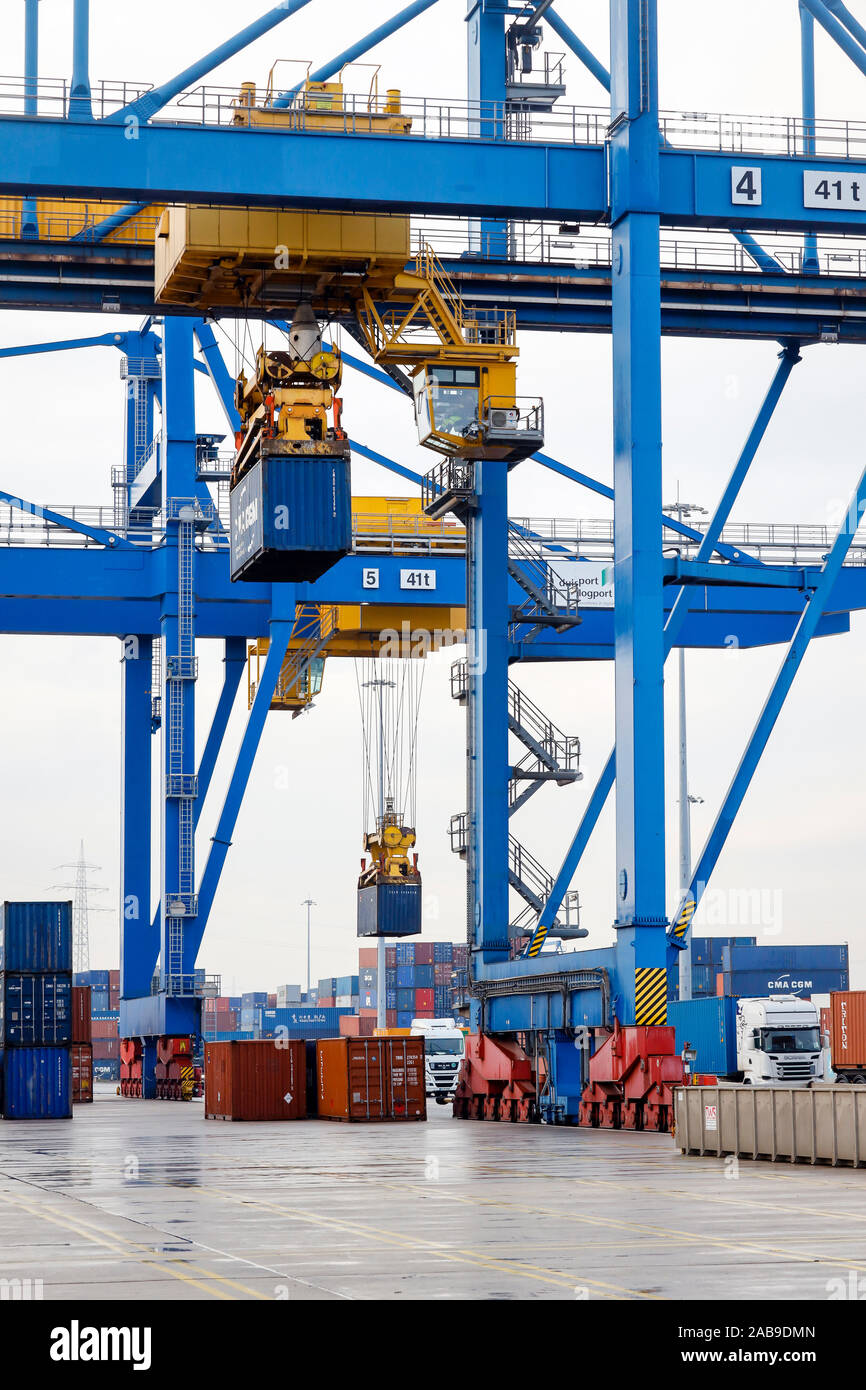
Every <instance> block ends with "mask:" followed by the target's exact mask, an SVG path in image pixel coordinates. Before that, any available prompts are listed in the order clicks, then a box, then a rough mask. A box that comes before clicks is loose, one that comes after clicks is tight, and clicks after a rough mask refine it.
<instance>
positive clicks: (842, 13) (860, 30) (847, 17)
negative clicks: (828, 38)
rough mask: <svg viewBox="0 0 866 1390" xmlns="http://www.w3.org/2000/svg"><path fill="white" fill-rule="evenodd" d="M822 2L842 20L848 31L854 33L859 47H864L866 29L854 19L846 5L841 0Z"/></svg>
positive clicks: (865, 46)
mask: <svg viewBox="0 0 866 1390" xmlns="http://www.w3.org/2000/svg"><path fill="white" fill-rule="evenodd" d="M824 4H825V6H826V8H827V9H828V10H829V11H830V13H831V14H832V15H835V17H836V18H837V19H839V20H841V21H842V23H843V24H844V25H845V28H846V29H847V30H848V31H849V33H851V34H853V35H854V38H855V39H856V40H857V42H858V43H859V44H860V46H861V48H866V29H864V27H863V25H862V24H861V23H860V21H859V19H855V17H854V15H853V14H852V13H851V11H850V10H849V9H848V6H847V5H843V3H842V0H824Z"/></svg>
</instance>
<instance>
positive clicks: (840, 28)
mask: <svg viewBox="0 0 866 1390" xmlns="http://www.w3.org/2000/svg"><path fill="white" fill-rule="evenodd" d="M800 4H801V5H802V6H803V8H804V9H806V10H808V11H809V13H810V14H811V15H812V17H813V18H814V19H817V21H818V23H819V24H820V25H821V28H822V29H825V30H826V31H827V33H828V34H829V35H830V38H831V39H835V40H836V43H837V44H838V45H839V47H840V48H841V49H842V52H843V53H847V55H848V57H849V58H850V59H851V62H852V63H853V64H854V66H855V67H857V68H859V69H860V71H861V72H862V73H864V74H866V51H864V49H863V48H861V46H860V44H859V43H858V42H857V40H856V39H855V38H854V37H853V36H852V34H851V33H850V32H849V31H848V29H847V28H846V27H845V25H844V24H842V23H841V22H840V21H839V20H838V19H837V18H836V17H835V15H832V14H831V13H830V10H829V8H828V7H827V6H826V5H824V4H822V0H800Z"/></svg>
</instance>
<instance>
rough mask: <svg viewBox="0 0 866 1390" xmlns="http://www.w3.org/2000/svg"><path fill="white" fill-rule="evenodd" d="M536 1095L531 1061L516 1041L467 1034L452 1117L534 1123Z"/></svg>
mask: <svg viewBox="0 0 866 1390" xmlns="http://www.w3.org/2000/svg"><path fill="white" fill-rule="evenodd" d="M537 1095H538V1093H537V1089H536V1085H535V1081H534V1080H533V1076H532V1063H531V1061H530V1059H529V1057H528V1056H527V1054H526V1053H525V1052H524V1050H523V1048H522V1047H520V1046H519V1045H518V1043H516V1042H511V1041H510V1040H506V1039H504V1038H492V1037H489V1036H488V1035H487V1034H485V1033H470V1034H469V1036H468V1037H467V1039H466V1051H465V1053H464V1056H463V1061H462V1063H461V1066H460V1079H459V1081H458V1082H457V1089H456V1091H455V1093H454V1118H455V1120H505V1121H508V1122H510V1123H514V1124H537V1123H538V1120H539V1112H538V1099H537Z"/></svg>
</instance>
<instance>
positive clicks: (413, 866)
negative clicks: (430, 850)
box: [358, 807, 421, 888]
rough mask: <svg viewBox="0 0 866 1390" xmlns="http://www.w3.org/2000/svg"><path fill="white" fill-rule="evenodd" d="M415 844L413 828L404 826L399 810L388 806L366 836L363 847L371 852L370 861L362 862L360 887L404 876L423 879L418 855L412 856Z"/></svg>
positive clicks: (367, 851) (371, 885)
mask: <svg viewBox="0 0 866 1390" xmlns="http://www.w3.org/2000/svg"><path fill="white" fill-rule="evenodd" d="M414 845H415V830H414V828H413V827H412V826H410V825H403V824H402V823H401V820H400V817H399V816H398V815H397V814H396V812H395V811H394V810H393V809H392V808H390V807H386V810H385V814H384V815H383V816H382V817H380V819H379V823H378V825H377V826H376V829H375V830H374V831H372V832H371V833H370V834H368V835H365V836H364V849H365V851H366V853H367V854H369V855H370V863H369V864H366V863H365V864H363V867H362V869H361V875H360V877H359V879H358V887H359V888H373V887H376V886H377V885H379V884H382V883H393V882H399V881H400V880H403V879H409V880H411V881H414V882H420V879H421V875H420V873H419V872H418V856H417V855H412V858H411V859H410V857H409V856H410V854H411V851H412V849H413V848H414Z"/></svg>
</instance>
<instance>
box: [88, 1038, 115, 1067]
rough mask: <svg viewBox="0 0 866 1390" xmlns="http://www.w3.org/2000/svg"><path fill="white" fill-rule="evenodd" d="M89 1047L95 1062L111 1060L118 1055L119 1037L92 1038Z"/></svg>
mask: <svg viewBox="0 0 866 1390" xmlns="http://www.w3.org/2000/svg"><path fill="white" fill-rule="evenodd" d="M91 1047H92V1048H93V1059H94V1061H96V1062H111V1061H113V1060H114V1059H115V1058H117V1057H119V1056H120V1038H94V1039H93V1042H92V1043H91Z"/></svg>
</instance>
